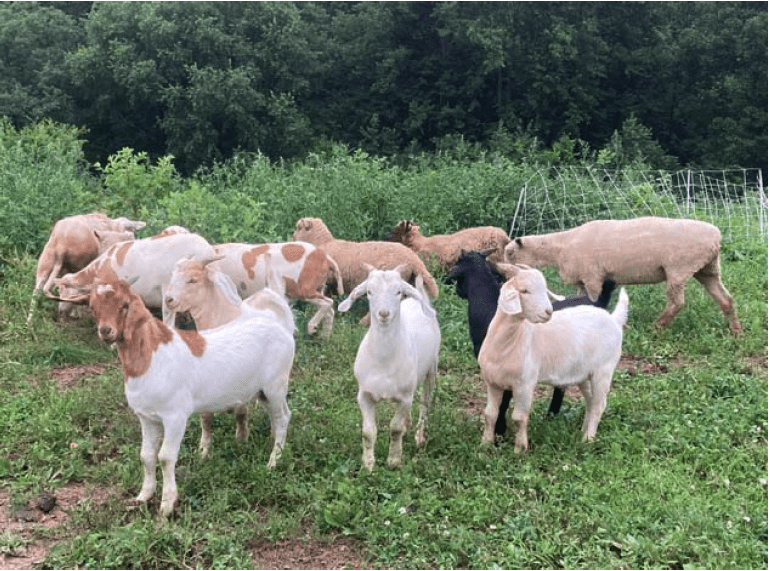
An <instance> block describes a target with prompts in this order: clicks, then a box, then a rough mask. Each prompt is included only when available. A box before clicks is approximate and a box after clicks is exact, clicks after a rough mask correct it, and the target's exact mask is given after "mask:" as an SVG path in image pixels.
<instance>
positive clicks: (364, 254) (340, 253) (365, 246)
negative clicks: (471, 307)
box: [292, 218, 438, 299]
mask: <svg viewBox="0 0 770 571" xmlns="http://www.w3.org/2000/svg"><path fill="white" fill-rule="evenodd" d="M292 240H301V241H303V242H310V243H311V244H315V245H316V246H318V247H320V248H323V249H324V251H326V253H327V254H329V256H330V257H331V258H332V259H334V260H335V261H336V262H337V264H338V265H339V268H340V272H341V274H342V285H343V290H342V291H340V290H337V293H338V294H339V295H344V294H345V293H346V292H351V291H352V290H353V288H355V287H356V286H358V285H359V284H360V283H362V282H364V281H365V280H366V279H367V277H368V273H369V272H368V271H367V270H366V269H365V266H364V264H369V265H371V266H373V267H375V268H380V269H381V268H392V267H395V266H398V267H400V268H401V270H400V271H401V272H402V273H401V277H402V278H404V280H405V281H408V282H411V281H412V280H413V279H416V277H417V276H420V277H422V280H423V283H424V285H425V288H426V290H427V293H428V296H429V297H430V298H431V299H436V298H437V297H438V285H436V280H434V279H433V276H432V275H430V273H429V272H428V270H427V268H426V267H425V264H424V263H423V262H422V260H421V259H420V258H419V256H417V254H415V253H414V252H413V251H412V250H410V249H409V248H407V247H406V246H404V245H403V244H396V243H392V242H349V241H347V240H338V239H336V238H335V237H334V236H333V235H332V233H331V232H330V231H329V229H328V228H327V226H326V224H324V222H323V221H322V220H321V219H320V218H302V219H301V220H299V221H297V224H296V227H295V230H294V235H293V236H292Z"/></svg>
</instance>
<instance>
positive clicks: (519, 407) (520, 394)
mask: <svg viewBox="0 0 770 571" xmlns="http://www.w3.org/2000/svg"><path fill="white" fill-rule="evenodd" d="M522 384H523V386H527V383H522ZM534 386H535V383H534V382H532V384H531V387H532V389H530V390H526V389H521V388H520V389H519V390H517V391H516V394H514V400H515V402H514V405H513V410H512V411H511V420H512V421H514V422H515V423H517V424H518V430H517V431H516V442H515V444H514V448H513V451H514V452H516V453H517V454H520V453H521V452H524V451H525V450H529V441H528V440H527V427H528V425H529V411H530V409H531V408H532V393H533V391H534Z"/></svg>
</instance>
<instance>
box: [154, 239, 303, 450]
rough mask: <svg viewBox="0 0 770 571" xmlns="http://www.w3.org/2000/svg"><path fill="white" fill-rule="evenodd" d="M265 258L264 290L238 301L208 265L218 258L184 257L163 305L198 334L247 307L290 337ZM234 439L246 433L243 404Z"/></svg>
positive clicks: (208, 420)
mask: <svg viewBox="0 0 770 571" xmlns="http://www.w3.org/2000/svg"><path fill="white" fill-rule="evenodd" d="M265 256H267V259H266V260H265V262H266V264H267V270H268V271H267V277H268V283H267V284H265V286H266V287H264V288H263V289H261V290H259V291H257V292H256V293H254V294H253V295H251V296H249V297H248V298H246V299H245V300H243V301H242V300H241V298H240V297H239V296H238V292H237V291H236V287H235V284H234V283H233V281H232V280H231V279H230V277H229V276H228V275H227V274H224V273H223V272H220V271H217V270H216V269H214V268H213V267H212V266H213V264H212V263H211V262H215V261H217V260H219V259H221V256H216V257H213V258H209V259H206V260H195V259H192V258H184V259H182V260H179V261H178V262H177V263H176V264H175V265H174V271H173V272H172V273H171V279H170V280H169V284H168V286H167V287H166V293H165V299H164V304H165V306H166V307H167V309H168V310H169V312H171V313H183V312H185V311H189V312H190V314H191V315H192V317H193V319H194V320H195V326H196V328H197V329H198V331H202V330H207V329H213V328H214V327H219V326H220V325H224V324H226V323H229V322H231V321H233V320H235V319H237V318H238V317H240V316H241V314H242V313H243V312H244V311H248V307H246V308H244V306H250V307H251V308H253V309H255V310H258V311H259V312H260V313H261V314H262V315H263V316H264V317H265V318H266V319H271V320H275V321H276V323H278V324H279V325H281V326H282V327H283V328H284V329H285V330H286V332H287V333H289V335H292V336H293V335H294V328H295V326H294V315H293V314H292V312H291V308H290V307H289V304H288V303H287V302H286V299H285V298H284V297H283V296H282V295H281V294H280V293H279V292H280V291H281V289H280V288H281V283H280V282H279V281H278V280H277V279H276V278H275V275H274V274H273V272H272V271H271V270H270V260H269V258H270V254H265ZM235 419H236V429H235V438H236V439H237V440H246V439H247V438H248V434H249V425H248V407H247V406H246V405H243V406H242V407H239V408H237V409H236V411H235ZM213 420H214V415H213V414H201V440H200V446H199V450H200V454H201V457H203V458H205V457H206V456H208V454H209V450H210V449H211V427H212V424H213Z"/></svg>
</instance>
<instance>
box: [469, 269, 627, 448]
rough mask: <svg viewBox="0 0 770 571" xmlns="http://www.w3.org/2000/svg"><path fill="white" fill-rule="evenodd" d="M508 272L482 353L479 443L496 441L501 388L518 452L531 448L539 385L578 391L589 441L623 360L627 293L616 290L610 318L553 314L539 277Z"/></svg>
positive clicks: (571, 311) (586, 312) (586, 310)
mask: <svg viewBox="0 0 770 571" xmlns="http://www.w3.org/2000/svg"><path fill="white" fill-rule="evenodd" d="M511 273H512V277H511V278H510V279H509V280H508V281H507V282H506V283H505V284H504V285H503V287H502V288H501V289H500V298H499V301H498V306H497V312H496V313H495V317H494V318H493V319H492V323H490V325H489V330H488V331H487V336H486V338H485V339H484V343H483V344H482V346H481V351H480V352H479V365H480V366H481V374H482V375H483V377H484V380H485V381H486V384H487V406H486V409H485V411H484V414H485V417H486V425H485V428H484V436H483V438H482V440H483V441H485V442H493V441H494V426H495V423H496V422H497V417H498V411H499V409H500V402H501V400H502V398H503V391H505V390H511V391H512V392H513V401H514V407H513V413H512V415H511V417H512V419H513V420H514V421H515V422H518V424H519V428H518V432H517V434H516V447H515V449H516V452H521V451H523V450H526V449H528V448H529V443H528V440H527V424H528V422H529V411H530V408H531V406H532V395H533V393H534V390H535V385H536V384H537V383H547V384H549V385H554V386H559V387H566V386H569V385H575V384H577V385H578V386H579V387H580V391H581V392H582V393H583V398H584V399H585V407H586V409H585V417H584V420H583V440H593V438H594V436H595V435H596V429H597V426H598V425H599V420H601V417H602V414H603V413H604V408H605V406H606V404H607V394H608V393H609V390H610V385H611V383H612V374H613V372H614V371H615V367H616V366H617V364H618V361H619V360H620V353H621V345H622V343H623V326H624V325H625V323H626V320H627V317H628V296H627V295H626V291H625V289H621V290H620V297H619V300H618V303H617V306H616V307H615V310H614V311H613V312H612V314H609V313H607V312H606V311H604V310H603V309H599V308H597V307H592V306H588V305H585V306H579V307H572V308H567V309H563V310H562V311H559V312H557V313H554V312H553V307H552V306H551V302H550V301H549V299H548V293H547V292H548V290H547V287H546V284H545V278H544V277H543V274H542V273H541V272H539V271H538V270H535V269H532V268H529V267H528V266H519V265H516V266H513V268H512V272H511ZM552 316H553V317H552Z"/></svg>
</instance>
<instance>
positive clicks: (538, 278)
mask: <svg viewBox="0 0 770 571" xmlns="http://www.w3.org/2000/svg"><path fill="white" fill-rule="evenodd" d="M516 268H517V269H516V271H515V272H514V275H513V276H512V277H511V279H509V280H508V281H507V282H505V284H503V286H502V288H500V297H499V300H498V304H497V305H498V308H499V309H500V310H501V311H503V312H505V313H507V314H509V315H521V316H522V317H524V319H526V320H527V321H531V322H532V323H545V322H546V321H548V320H549V319H551V315H552V314H553V306H552V305H551V300H550V299H549V297H548V287H547V286H546V283H545V278H544V277H543V274H542V273H541V272H539V271H538V270H535V269H531V268H530V269H519V267H518V266H517V267H516Z"/></svg>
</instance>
